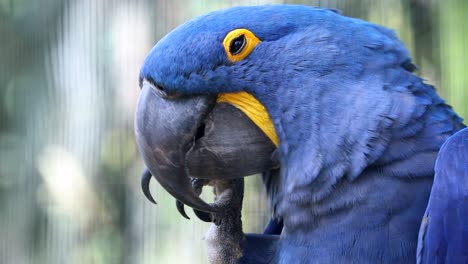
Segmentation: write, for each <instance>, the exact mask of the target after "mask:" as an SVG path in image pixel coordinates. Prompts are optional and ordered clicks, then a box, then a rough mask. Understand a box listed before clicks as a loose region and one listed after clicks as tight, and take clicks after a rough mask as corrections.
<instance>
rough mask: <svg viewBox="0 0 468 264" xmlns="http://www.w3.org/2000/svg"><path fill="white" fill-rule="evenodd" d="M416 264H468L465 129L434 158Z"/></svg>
mask: <svg viewBox="0 0 468 264" xmlns="http://www.w3.org/2000/svg"><path fill="white" fill-rule="evenodd" d="M418 263H468V128H465V129H463V130H462V131H459V132H457V133H456V134H455V135H453V136H452V137H450V138H449V139H448V140H447V142H445V143H444V145H443V146H442V148H441V150H440V153H439V155H438V157H437V161H436V166H435V178H434V185H433V187H432V191H431V197H430V199H429V204H428V206H427V209H426V213H425V214H424V219H423V222H422V225H421V230H420V234H419V245H418Z"/></svg>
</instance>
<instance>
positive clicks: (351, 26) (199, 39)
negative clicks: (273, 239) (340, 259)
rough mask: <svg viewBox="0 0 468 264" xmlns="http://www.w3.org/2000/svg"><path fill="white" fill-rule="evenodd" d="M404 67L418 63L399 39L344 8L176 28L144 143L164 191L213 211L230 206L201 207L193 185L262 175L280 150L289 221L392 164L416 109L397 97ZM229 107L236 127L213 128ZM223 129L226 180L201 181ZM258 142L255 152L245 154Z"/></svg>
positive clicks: (146, 87)
mask: <svg viewBox="0 0 468 264" xmlns="http://www.w3.org/2000/svg"><path fill="white" fill-rule="evenodd" d="M405 65H412V64H411V63H410V60H409V55H408V52H407V50H406V49H405V48H404V46H403V45H401V42H399V41H398V39H397V37H396V35H395V34H394V33H393V31H390V30H388V29H385V28H383V27H380V26H377V25H374V24H370V23H367V22H365V21H362V20H358V19H353V18H348V17H344V16H341V15H340V14H338V13H337V12H336V11H334V10H328V9H320V8H314V7H306V6H298V5H297V6H296V5H267V6H255V7H235V8H230V9H225V10H220V11H215V12H212V13H209V14H206V15H202V16H200V17H197V18H194V19H192V20H190V21H188V22H186V23H185V24H183V25H181V26H179V27H178V28H176V29H174V30H173V31H172V32H170V33H169V34H167V35H166V36H165V37H164V38H162V39H161V40H160V41H159V42H158V43H157V44H156V45H155V46H154V48H153V49H152V50H151V51H150V52H149V54H148V56H147V57H146V59H145V61H144V63H143V66H142V68H141V71H140V76H139V83H140V87H141V95H140V98H139V103H138V107H137V111H136V122H135V127H136V128H135V131H136V138H137V144H138V146H139V150H140V152H141V154H142V156H143V158H144V161H145V164H146V166H147V167H148V169H149V171H150V172H151V174H152V175H153V176H154V177H155V178H156V179H157V180H158V182H159V183H160V184H161V185H162V186H163V187H164V188H165V189H166V190H167V191H168V192H169V193H171V194H172V195H173V196H174V197H175V198H176V199H178V200H180V201H181V202H182V203H184V204H186V205H189V206H191V207H193V208H195V209H198V210H201V211H205V212H216V211H218V210H219V208H216V205H209V204H207V203H206V202H204V201H203V200H201V199H200V198H199V197H198V194H197V192H196V191H194V190H193V188H192V182H191V177H196V178H210V177H212V178H215V177H219V178H236V177H243V176H246V175H249V174H252V173H258V172H262V171H264V170H267V169H268V168H269V166H271V162H269V161H270V156H271V153H272V152H273V151H274V150H275V148H277V150H278V151H277V157H278V160H279V163H280V166H281V175H280V177H279V178H278V179H274V180H272V184H271V185H272V186H276V187H272V189H271V190H267V191H269V192H276V193H277V194H278V195H274V197H275V198H274V199H275V200H274V201H272V204H273V206H274V208H273V209H274V210H280V211H281V210H283V211H285V210H288V203H289V202H297V201H299V202H300V201H303V200H307V199H309V198H310V199H312V200H314V201H318V200H320V199H321V198H323V197H325V196H326V195H327V194H328V193H330V192H331V191H332V189H333V186H334V184H335V183H336V182H337V181H338V180H339V179H341V178H343V177H348V178H349V179H351V180H352V179H354V178H356V177H357V176H358V175H359V174H360V173H361V172H362V171H363V170H364V168H365V167H366V166H367V165H369V164H371V163H373V162H375V161H376V160H377V159H378V158H379V157H380V156H381V154H382V152H383V151H384V149H385V146H386V143H387V142H388V137H387V136H388V134H389V133H390V132H389V128H390V127H391V126H392V125H393V124H394V123H395V122H400V121H401V122H400V125H401V126H402V127H404V126H405V125H406V124H407V123H408V122H409V120H411V117H410V116H408V115H406V116H405V113H412V110H410V109H412V108H413V107H414V106H415V105H416V103H417V102H416V100H415V99H414V97H413V96H412V95H411V93H410V92H408V93H406V92H402V93H398V91H397V90H398V89H400V90H405V89H406V88H405V87H407V86H408V85H409V84H408V83H409V82H410V81H409V80H408V78H410V77H409V76H413V75H412V74H411V72H410V71H412V69H409V68H408V67H406V66H405ZM405 67H406V68H405ZM401 72H404V73H403V77H402V75H401ZM388 82H394V83H395V85H394V87H393V86H392V87H391V88H389V87H390V86H389V85H387V83H388ZM402 87H403V88H402ZM397 97H401V98H403V99H405V100H406V101H405V100H400V99H398V98H397ZM395 98H397V100H394V99H395ZM400 102H402V103H401V104H400ZM226 103H227V104H229V105H232V106H234V107H233V108H232V109H231V110H228V111H224V112H225V114H227V115H230V117H229V118H226V119H224V120H223V118H211V119H210V117H213V116H218V117H219V113H220V112H217V111H218V110H217V109H219V107H218V106H219V105H221V104H226ZM225 110H226V109H225ZM235 110H240V111H241V112H242V113H243V115H233V114H232V112H233V111H235ZM401 113H403V114H401ZM227 115H226V116H227ZM233 116H237V117H233ZM246 118H247V119H249V120H251V121H252V122H253V124H255V125H248V124H247V123H248V122H244V121H245V120H244V119H246ZM400 119H401V120H400ZM210 120H211V121H210ZM213 120H216V121H213ZM395 120H396V121H395ZM241 123H242V124H244V125H238V124H241ZM221 124H222V125H221ZM219 127H223V129H221V130H222V131H223V132H219V133H218V137H217V139H218V141H217V143H219V144H218V145H219V146H221V147H220V148H219V149H218V150H219V152H218V153H214V154H213V153H211V154H212V155H211V156H210V157H217V161H218V163H217V166H218V169H217V170H216V171H218V172H223V173H224V175H217V176H214V175H211V176H209V175H201V174H202V170H198V172H197V173H195V172H193V171H192V172H191V171H190V166H192V165H193V164H195V163H197V162H199V163H202V164H203V162H204V160H203V157H207V156H206V155H195V156H196V157H194V155H189V154H190V153H201V152H203V151H201V150H200V148H197V147H198V146H200V145H202V144H200V142H201V141H202V140H203V139H204V138H206V139H207V140H208V139H209V135H210V133H215V132H214V131H213V130H216V128H219ZM255 130H259V131H261V132H263V133H257V132H258V131H255ZM241 131H244V133H246V134H242V132H241ZM246 131H247V132H246ZM249 131H250V132H249ZM251 132H252V133H251ZM247 137H249V142H250V143H252V144H250V143H249V144H243V143H245V141H246V138H247ZM228 139H229V140H228ZM212 142H214V141H212ZM253 142H260V143H257V144H254V143H253ZM204 150H206V149H204ZM230 151H232V152H230ZM223 152H225V153H223ZM227 152H229V153H230V154H226V153H227ZM233 153H235V154H233ZM223 155H225V156H229V155H230V157H237V158H238V157H241V156H245V155H247V156H248V157H249V159H251V160H253V161H254V162H251V163H250V164H249V165H248V166H232V163H235V162H237V161H238V159H236V158H231V159H230V160H229V162H227V161H226V160H224V158H220V157H223ZM223 160H224V163H223ZM244 160H246V159H244ZM194 161H196V162H194ZM190 164H192V165H190ZM222 168H230V169H229V170H227V169H226V170H223V169H222ZM233 168H235V170H234V169H233ZM208 169H209V168H207V170H208ZM208 174H210V173H208ZM220 174H222V173H220ZM317 178H319V180H316V179H317ZM286 180H287V181H288V183H289V184H288V185H287V186H286V185H285V184H281V181H286ZM278 186H279V187H278ZM307 186H308V188H304V187H307ZM309 187H310V188H309ZM267 188H269V187H268V186H267ZM293 189H294V190H295V191H294V192H292V190H293ZM288 193H289V194H291V195H287V194H288ZM285 197H286V198H285ZM305 197H307V199H306V198H305ZM276 207H278V208H276Z"/></svg>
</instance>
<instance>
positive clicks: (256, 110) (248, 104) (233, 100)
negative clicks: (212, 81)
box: [217, 91, 279, 147]
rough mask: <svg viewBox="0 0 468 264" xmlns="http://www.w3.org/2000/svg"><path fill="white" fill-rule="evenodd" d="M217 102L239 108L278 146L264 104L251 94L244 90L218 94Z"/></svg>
mask: <svg viewBox="0 0 468 264" xmlns="http://www.w3.org/2000/svg"><path fill="white" fill-rule="evenodd" d="M217 102H218V103H228V104H231V105H233V106H235V107H236V108H237V109H239V110H241V111H242V112H243V113H244V114H245V115H247V116H248V117H249V118H250V120H252V122H254V124H255V125H257V126H258V128H260V129H261V130H262V131H263V133H265V135H266V136H267V137H268V138H269V139H270V140H271V142H273V144H275V146H276V147H278V143H279V140H278V136H277V135H276V131H275V127H274V126H273V122H272V121H271V118H270V115H269V114H268V112H267V111H266V109H265V106H263V104H262V103H260V102H259V101H258V100H257V99H256V98H255V97H254V96H253V95H251V94H249V93H247V92H244V91H242V92H239V93H224V94H220V95H219V96H218V99H217Z"/></svg>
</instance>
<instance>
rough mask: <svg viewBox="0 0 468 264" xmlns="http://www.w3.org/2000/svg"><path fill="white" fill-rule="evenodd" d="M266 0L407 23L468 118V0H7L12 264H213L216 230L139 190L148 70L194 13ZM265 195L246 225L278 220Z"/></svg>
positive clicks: (4, 175) (255, 228) (6, 176)
mask: <svg viewBox="0 0 468 264" xmlns="http://www.w3.org/2000/svg"><path fill="white" fill-rule="evenodd" d="M265 3H301V4H307V5H314V6H323V7H332V8H338V9H341V10H342V11H343V13H344V14H345V15H348V16H353V17H359V18H362V19H366V20H369V21H372V22H375V23H378V24H382V25H385V26H388V27H390V28H393V29H395V30H396V31H397V33H398V35H399V36H400V38H401V39H402V40H403V41H404V42H405V43H406V45H407V47H408V48H409V50H410V51H411V54H412V56H413V58H414V60H415V61H416V63H417V64H418V65H419V66H420V70H419V72H418V74H419V75H421V76H423V77H424V78H425V79H426V80H427V81H428V82H430V83H432V84H434V85H435V86H436V87H437V89H438V91H439V92H440V93H441V94H442V95H443V97H444V98H446V99H447V101H448V102H449V103H450V104H451V105H452V106H453V107H454V108H455V110H456V111H458V113H459V114H460V115H462V116H468V100H467V96H468V92H466V89H465V87H467V86H468V71H467V70H468V68H467V64H466V62H467V61H468V34H466V33H467V29H468V16H466V13H467V11H468V1H466V0H450V1H441V2H440V3H439V1H436V0H433V1H431V0H387V1H372V0H362V1H357V0H334V1H333V0H330V1H326V0H322V1H253V0H250V1H249V0H245V1H240V0H239V1H219V0H204V1H182V0H172V1H163V0H140V1H131V0H102V1H95V0H74V1H71V0H70V1H68V0H65V1H62V0H43V1H33V0H30V1H28V0H0V38H1V41H0V239H1V240H0V263H16V264H21V263H48V264H49V263H50V264H52V263H173V264H176V263H207V260H206V257H205V248H204V242H203V240H202V238H203V235H204V233H205V231H206V230H207V228H208V224H206V223H202V222H201V221H199V220H198V219H196V218H195V217H194V215H193V213H191V212H189V214H190V216H192V220H191V221H187V220H185V219H183V218H182V217H181V216H180V215H179V213H178V212H177V211H176V208H175V202H174V199H173V198H172V197H170V196H169V195H168V194H167V193H166V192H165V191H164V190H162V189H161V187H160V186H158V184H157V183H156V182H153V183H152V185H151V188H152V192H153V194H154V195H155V197H156V199H157V201H158V202H159V204H158V205H157V206H154V205H152V204H151V203H150V202H148V201H147V200H146V199H145V198H144V197H143V194H142V193H141V191H140V186H139V182H140V173H141V171H142V168H143V163H142V161H141V159H140V157H139V155H138V153H137V149H136V146H135V142H134V136H133V114H134V109H135V104H136V100H137V97H138V94H139V89H138V85H137V82H138V80H137V78H138V72H139V67H140V65H141V63H142V61H143V59H144V57H145V55H146V53H147V52H148V51H149V50H150V48H151V47H152V46H153V45H154V43H155V42H156V41H157V40H158V39H160V38H161V37H162V36H163V35H165V34H166V33H167V32H169V31H170V30H171V29H173V28H174V27H176V26H177V25H179V24H181V23H183V22H184V21H186V20H188V19H190V18H192V17H194V16H196V15H199V14H202V13H205V12H208V11H212V10H216V9H220V8H225V7H229V6H234V5H254V4H265ZM442 3H443V4H442ZM264 196H265V195H264V192H263V189H262V185H261V182H260V181H259V178H258V177H249V178H248V180H247V183H246V198H245V201H244V203H245V208H244V212H243V221H244V228H245V230H246V231H247V232H260V231H261V230H262V228H263V226H264V224H265V223H266V222H267V220H268V216H269V211H268V209H267V203H266V201H265V197H264Z"/></svg>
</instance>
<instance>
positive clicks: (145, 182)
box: [141, 168, 158, 204]
mask: <svg viewBox="0 0 468 264" xmlns="http://www.w3.org/2000/svg"><path fill="white" fill-rule="evenodd" d="M151 177H152V175H151V172H150V171H149V170H148V168H145V169H144V170H143V174H142V175H141V189H142V190H143V194H144V195H145V197H146V199H148V200H149V201H150V202H152V203H153V204H158V203H156V201H155V200H154V198H153V196H152V195H151V191H150V189H149V183H150V181H151Z"/></svg>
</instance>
